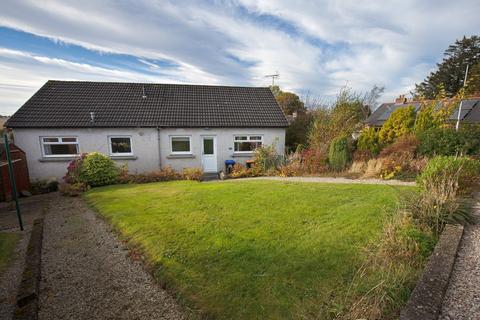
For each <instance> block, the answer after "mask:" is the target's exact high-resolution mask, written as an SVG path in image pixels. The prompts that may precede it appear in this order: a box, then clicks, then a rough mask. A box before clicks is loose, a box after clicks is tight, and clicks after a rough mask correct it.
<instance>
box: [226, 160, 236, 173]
mask: <svg viewBox="0 0 480 320" xmlns="http://www.w3.org/2000/svg"><path fill="white" fill-rule="evenodd" d="M234 164H235V160H225V172H226V173H227V174H228V173H232V170H233V165H234Z"/></svg>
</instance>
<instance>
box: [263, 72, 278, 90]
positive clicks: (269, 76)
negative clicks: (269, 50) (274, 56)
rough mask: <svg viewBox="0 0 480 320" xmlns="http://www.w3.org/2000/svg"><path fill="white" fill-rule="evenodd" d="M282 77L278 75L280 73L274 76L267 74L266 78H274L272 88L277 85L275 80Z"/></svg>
mask: <svg viewBox="0 0 480 320" xmlns="http://www.w3.org/2000/svg"><path fill="white" fill-rule="evenodd" d="M278 77H280V74H279V73H278V71H277V72H276V73H274V74H267V75H266V76H265V78H272V87H273V86H274V85H275V78H278Z"/></svg>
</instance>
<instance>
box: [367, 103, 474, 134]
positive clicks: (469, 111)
mask: <svg viewBox="0 0 480 320" xmlns="http://www.w3.org/2000/svg"><path fill="white" fill-rule="evenodd" d="M412 105H413V106H414V107H415V111H418V110H419V109H420V107H421V105H420V103H419V102H407V103H405V104H403V103H383V104H381V105H380V106H379V107H378V108H377V109H376V110H375V111H374V112H373V113H372V114H371V115H370V116H369V117H368V118H367V120H365V123H366V124H368V125H370V126H374V127H380V126H382V125H383V123H384V122H385V121H386V120H387V119H388V117H389V116H390V114H391V113H392V112H393V111H395V110H396V109H398V108H402V107H407V106H412ZM458 110H459V107H457V109H456V110H455V111H454V112H453V113H452V115H451V116H450V120H451V121H456V120H457V117H458ZM460 121H462V122H465V123H472V124H479V123H480V98H472V99H465V100H463V103H462V112H461V114H460Z"/></svg>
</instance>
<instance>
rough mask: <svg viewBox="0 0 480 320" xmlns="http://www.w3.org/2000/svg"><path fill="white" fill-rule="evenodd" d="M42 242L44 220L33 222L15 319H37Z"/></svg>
mask: <svg viewBox="0 0 480 320" xmlns="http://www.w3.org/2000/svg"><path fill="white" fill-rule="evenodd" d="M42 240H43V218H40V219H36V220H35V221H34V222H33V228H32V232H31V235H30V241H29V242H28V248H27V253H26V258H25V259H26V260H25V269H24V271H23V275H22V282H21V283H20V287H19V289H18V294H17V305H16V308H15V313H14V315H13V319H37V313H38V293H39V286H40V272H41V268H40V263H41V256H42Z"/></svg>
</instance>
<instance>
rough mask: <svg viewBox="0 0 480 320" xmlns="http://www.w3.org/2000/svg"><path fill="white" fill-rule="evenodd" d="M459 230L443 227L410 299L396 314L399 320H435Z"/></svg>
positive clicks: (458, 240) (438, 314) (461, 228)
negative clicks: (398, 315) (398, 314)
mask: <svg viewBox="0 0 480 320" xmlns="http://www.w3.org/2000/svg"><path fill="white" fill-rule="evenodd" d="M463 230H464V227H463V226H459V225H447V226H446V227H445V229H444V231H443V232H442V234H441V236H440V239H439V241H438V243H437V245H436V246H435V250H434V251H433V253H432V255H431V256H430V258H429V259H428V262H427V265H426V267H425V269H424V271H423V274H422V276H421V277H420V279H419V280H418V282H417V284H416V286H415V289H414V290H413V292H412V295H411V296H410V299H409V300H408V302H407V304H406V306H405V307H404V308H403V310H402V311H401V313H400V320H414V319H415V320H416V319H423V320H436V319H438V317H439V316H440V313H441V310H442V304H443V298H444V296H445V292H446V291H447V288H448V283H449V281H450V277H451V274H452V270H453V266H454V264H455V259H456V257H457V252H458V249H459V248H460V242H461V240H462V237H463Z"/></svg>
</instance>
